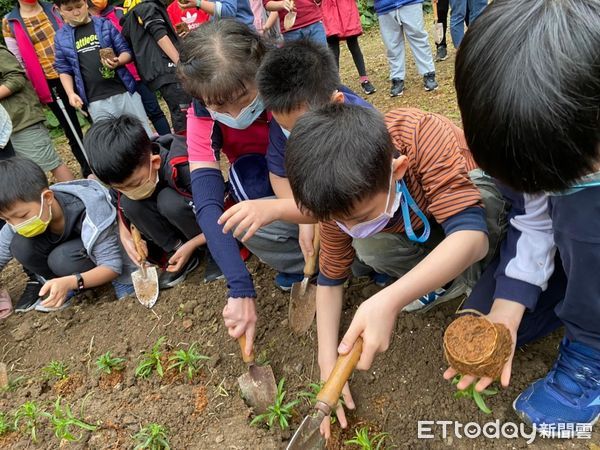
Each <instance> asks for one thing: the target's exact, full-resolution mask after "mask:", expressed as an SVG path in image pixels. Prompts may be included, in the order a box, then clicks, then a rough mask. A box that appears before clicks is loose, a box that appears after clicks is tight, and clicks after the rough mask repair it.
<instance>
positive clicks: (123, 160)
mask: <svg viewBox="0 0 600 450" xmlns="http://www.w3.org/2000/svg"><path fill="white" fill-rule="evenodd" d="M84 143H85V146H86V148H91V149H94V150H93V151H92V152H90V161H89V162H90V167H91V168H92V172H93V173H94V175H96V176H97V177H98V179H100V180H101V181H102V182H103V183H106V184H107V185H109V186H111V187H112V188H114V189H115V190H117V191H118V192H119V194H118V204H119V208H120V211H122V212H123V214H122V215H121V214H119V218H118V222H119V235H120V237H121V242H122V244H123V246H124V247H125V250H126V251H127V254H128V255H129V257H130V258H131V259H132V260H133V261H140V255H138V253H137V251H136V249H135V245H134V243H133V239H132V237H131V232H130V230H129V225H128V224H126V221H129V222H130V223H131V224H133V225H135V226H136V227H137V228H138V229H139V230H140V232H141V233H142V235H143V236H144V237H145V238H146V239H148V240H150V241H151V242H152V243H153V244H154V246H155V247H159V248H160V250H161V251H162V252H164V254H166V262H167V264H166V265H167V269H166V270H165V271H163V272H162V273H161V274H160V277H159V287H160V288H161V289H168V288H171V287H174V286H175V285H177V284H179V283H181V282H182V281H184V280H185V278H186V277H187V275H188V274H189V273H190V272H192V271H193V270H194V269H195V268H196V267H198V264H199V262H200V258H199V255H198V250H199V249H204V248H205V247H204V246H205V244H206V238H205V237H204V234H202V232H201V231H200V227H199V226H198V223H197V222H196V215H195V213H194V209H193V204H192V188H191V179H190V170H189V164H188V159H187V145H186V142H185V138H184V137H182V136H176V135H166V136H162V137H160V138H157V139H155V140H150V138H148V136H147V134H146V132H145V130H144V127H143V125H142V123H141V122H140V121H139V120H138V119H136V118H135V117H131V116H126V115H124V116H121V117H118V118H110V119H104V120H100V121H98V122H94V124H93V125H92V127H91V128H90V130H89V131H88V133H87V134H86V136H85V139H84ZM144 245H146V244H145V242H144ZM157 259H160V255H158V258H157ZM220 276H222V274H221V271H220V270H219V268H218V267H217V265H216V264H215V263H214V261H213V260H212V258H211V257H210V253H208V252H207V267H206V272H205V281H213V280H215V279H217V278H219V277H220Z"/></svg>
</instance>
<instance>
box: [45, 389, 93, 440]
mask: <svg viewBox="0 0 600 450" xmlns="http://www.w3.org/2000/svg"><path fill="white" fill-rule="evenodd" d="M44 415H45V416H46V417H48V418H49V419H50V422H51V423H52V426H53V427H54V435H55V436H56V437H57V438H58V440H59V441H60V442H62V441H63V440H64V441H69V442H76V441H79V440H80V439H81V437H82V434H81V433H80V434H79V436H78V437H76V436H75V435H74V434H73V433H74V431H72V429H73V428H79V430H81V431H83V430H87V431H96V430H97V429H98V427H97V426H96V425H91V424H89V423H86V422H84V421H83V420H81V419H78V418H76V417H75V416H74V415H73V413H72V412H71V407H70V406H69V405H68V404H65V406H62V405H61V399H60V397H58V398H57V399H56V402H55V403H54V411H53V412H52V414H50V413H44Z"/></svg>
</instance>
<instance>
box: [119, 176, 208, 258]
mask: <svg viewBox="0 0 600 450" xmlns="http://www.w3.org/2000/svg"><path fill="white" fill-rule="evenodd" d="M190 201H191V200H188V199H187V198H185V197H184V196H183V195H181V194H179V193H178V192H176V191H175V190H174V189H171V188H170V187H164V188H162V189H160V191H159V190H157V191H156V192H155V193H154V195H152V197H150V198H147V199H145V200H130V199H129V198H127V197H125V196H124V195H121V200H120V206H121V208H122V209H123V213H124V214H125V216H126V217H127V219H129V221H130V222H131V223H133V224H134V225H135V226H136V227H137V228H138V229H139V230H140V231H141V233H142V234H143V235H144V237H145V238H146V239H149V240H150V241H152V242H153V243H154V244H156V245H157V246H159V247H160V248H161V249H163V250H164V251H165V252H167V253H169V252H172V251H173V250H174V249H175V248H176V247H177V246H178V245H179V244H181V243H182V242H186V241H189V240H190V239H192V238H194V237H196V236H198V235H199V234H200V227H199V226H198V223H197V222H196V215H195V214H194V211H193V209H192V206H191V204H190Z"/></svg>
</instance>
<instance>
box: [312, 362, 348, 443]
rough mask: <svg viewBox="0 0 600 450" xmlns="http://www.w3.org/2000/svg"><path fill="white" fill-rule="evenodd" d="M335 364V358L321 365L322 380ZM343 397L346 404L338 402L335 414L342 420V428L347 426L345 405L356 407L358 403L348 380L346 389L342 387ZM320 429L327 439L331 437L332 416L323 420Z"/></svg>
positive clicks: (325, 378) (326, 377)
mask: <svg viewBox="0 0 600 450" xmlns="http://www.w3.org/2000/svg"><path fill="white" fill-rule="evenodd" d="M333 366H335V359H334V360H333V361H331V363H330V364H323V367H321V381H327V379H328V378H329V375H330V374H331V372H332V371H333ZM342 398H343V399H344V404H343V405H342V402H339V403H338V406H337V408H336V409H335V415H336V416H337V419H338V421H339V422H340V426H341V427H342V428H347V427H348V420H346V413H345V411H344V406H346V408H348V409H354V408H356V405H355V404H354V399H353V398H352V393H351V392H350V386H349V385H348V382H346V384H345V385H344V389H342ZM320 430H321V434H322V435H323V437H324V438H325V439H329V437H330V436H331V418H330V416H327V417H325V418H324V419H323V422H321V427H320Z"/></svg>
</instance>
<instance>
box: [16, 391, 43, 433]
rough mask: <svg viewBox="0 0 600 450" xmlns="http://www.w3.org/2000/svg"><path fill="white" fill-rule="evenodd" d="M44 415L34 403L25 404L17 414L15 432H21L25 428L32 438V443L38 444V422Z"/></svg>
mask: <svg viewBox="0 0 600 450" xmlns="http://www.w3.org/2000/svg"><path fill="white" fill-rule="evenodd" d="M42 414H43V412H42V410H40V407H39V406H38V405H37V403H35V402H34V401H31V400H30V401H28V402H25V403H23V404H22V405H21V406H19V408H18V409H17V412H16V413H15V424H14V428H15V430H20V429H21V427H23V428H24V431H25V433H26V434H29V435H30V436H31V441H32V442H33V443H36V442H37V427H38V422H39V419H40V417H41V416H42Z"/></svg>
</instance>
